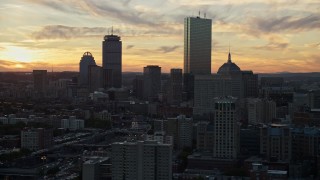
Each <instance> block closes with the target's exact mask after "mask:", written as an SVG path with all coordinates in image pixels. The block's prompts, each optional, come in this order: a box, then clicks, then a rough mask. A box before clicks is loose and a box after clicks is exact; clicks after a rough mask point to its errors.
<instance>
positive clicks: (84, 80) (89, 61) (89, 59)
mask: <svg viewBox="0 0 320 180" xmlns="http://www.w3.org/2000/svg"><path fill="white" fill-rule="evenodd" d="M90 65H96V61H95V60H94V57H93V56H92V54H91V53H90V52H85V53H84V54H83V56H82V58H81V60H80V66H79V68H80V75H79V85H81V86H88V72H89V66H90Z"/></svg>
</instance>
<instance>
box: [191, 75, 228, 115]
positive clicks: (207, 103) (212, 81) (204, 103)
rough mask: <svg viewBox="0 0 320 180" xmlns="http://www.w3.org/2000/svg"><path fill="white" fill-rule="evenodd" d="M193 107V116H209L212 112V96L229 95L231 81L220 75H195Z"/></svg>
mask: <svg viewBox="0 0 320 180" xmlns="http://www.w3.org/2000/svg"><path fill="white" fill-rule="evenodd" d="M194 82H195V86H194V107H193V114H194V115H195V116H203V117H206V118H209V116H210V114H212V113H213V112H214V107H213V105H214V103H213V102H214V98H215V97H222V96H231V95H233V94H232V81H231V79H230V78H224V77H222V76H220V75H198V76H196V77H195V81H194Z"/></svg>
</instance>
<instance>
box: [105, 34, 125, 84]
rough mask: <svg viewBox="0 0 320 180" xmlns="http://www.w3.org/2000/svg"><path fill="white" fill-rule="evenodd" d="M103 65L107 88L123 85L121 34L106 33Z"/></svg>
mask: <svg viewBox="0 0 320 180" xmlns="http://www.w3.org/2000/svg"><path fill="white" fill-rule="evenodd" d="M102 67H103V69H104V70H105V77H106V82H105V88H106V89H107V88H111V87H114V88H121V87H122V42H121V39H120V36H117V35H113V33H112V34H111V35H106V36H104V41H103V42H102Z"/></svg>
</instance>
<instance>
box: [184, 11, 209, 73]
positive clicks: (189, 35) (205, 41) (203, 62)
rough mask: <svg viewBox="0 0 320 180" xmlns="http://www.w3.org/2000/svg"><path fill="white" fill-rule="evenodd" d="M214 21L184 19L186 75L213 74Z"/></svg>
mask: <svg viewBox="0 0 320 180" xmlns="http://www.w3.org/2000/svg"><path fill="white" fill-rule="evenodd" d="M211 32H212V20H211V19H206V18H200V17H199V16H198V17H186V18H185V19H184V73H185V74H193V75H198V74H211V44H212V43H211V41H212V40H211V39H212V38H211V34H212V33H211Z"/></svg>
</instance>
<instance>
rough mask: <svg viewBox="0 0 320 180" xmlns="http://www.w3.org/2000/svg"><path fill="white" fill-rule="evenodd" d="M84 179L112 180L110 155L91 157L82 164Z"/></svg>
mask: <svg viewBox="0 0 320 180" xmlns="http://www.w3.org/2000/svg"><path fill="white" fill-rule="evenodd" d="M82 179H83V180H100V179H105V180H111V161H110V158H108V157H90V158H89V159H88V160H86V161H85V162H84V163H83V164H82Z"/></svg>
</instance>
